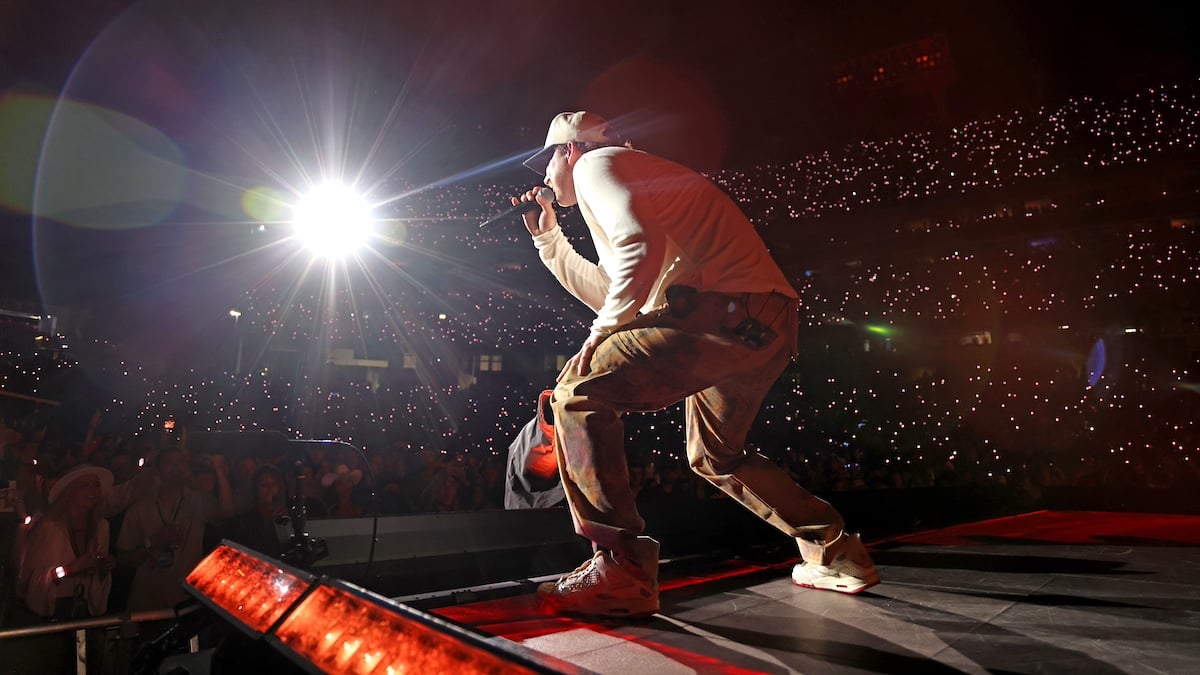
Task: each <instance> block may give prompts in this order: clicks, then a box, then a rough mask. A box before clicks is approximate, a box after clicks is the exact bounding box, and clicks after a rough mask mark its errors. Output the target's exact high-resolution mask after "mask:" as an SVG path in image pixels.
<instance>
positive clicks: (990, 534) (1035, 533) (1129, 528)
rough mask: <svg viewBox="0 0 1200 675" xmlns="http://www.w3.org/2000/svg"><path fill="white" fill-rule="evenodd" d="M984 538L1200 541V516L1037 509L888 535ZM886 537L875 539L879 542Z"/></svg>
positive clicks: (948, 542)
mask: <svg viewBox="0 0 1200 675" xmlns="http://www.w3.org/2000/svg"><path fill="white" fill-rule="evenodd" d="M982 539H1011V540H1019V541H1024V542H1045V543H1053V544H1120V543H1126V544H1128V543H1137V544H1139V545H1143V546H1154V545H1160V546H1164V545H1165V546H1181V545H1186V546H1195V545H1200V516H1189V515H1176V514H1163V513H1109V512H1103V513H1101V512H1094V511H1035V512H1033V513H1025V514H1022V515H1019V516H1008V517H1005V518H996V519H993V520H984V521H980V522H977V523H967V524H965V525H956V526H954V527H947V528H943V529H940V530H931V531H929V532H920V533H917V534H909V535H904V536H902V537H896V538H894V539H890V540H888V543H891V542H904V543H906V544H936V545H939V546H955V545H962V544H977V543H979V541H980V540H982ZM880 543H882V542H875V544H876V545H878V544H880Z"/></svg>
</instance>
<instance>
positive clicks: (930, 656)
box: [430, 511, 1200, 675]
mask: <svg viewBox="0 0 1200 675" xmlns="http://www.w3.org/2000/svg"><path fill="white" fill-rule="evenodd" d="M868 544H869V546H870V548H871V550H872V553H873V554H874V556H875V561H876V564H877V565H878V566H879V568H880V575H881V576H882V578H883V582H882V583H881V584H879V585H878V586H875V587H873V588H870V589H868V590H867V591H865V592H863V593H862V594H860V595H858V596H847V595H841V594H838V593H831V592H828V591H815V590H808V589H803V588H799V587H796V586H794V585H792V583H791V581H790V578H789V570H790V567H791V565H790V563H791V562H794V561H788V562H775V563H757V564H755V563H751V562H747V561H730V562H727V563H722V564H720V565H718V566H717V567H715V568H714V566H713V564H712V563H711V562H710V563H708V564H707V565H703V566H702V565H699V564H697V563H696V562H695V561H691V562H689V561H679V562H675V563H673V562H671V561H665V562H664V565H663V570H662V593H661V603H662V611H661V613H659V614H657V615H655V616H654V617H652V618H649V619H645V620H638V621H589V620H582V619H572V618H562V617H555V616H550V615H547V614H546V613H545V612H543V611H541V609H540V608H539V606H538V604H537V602H536V600H535V599H534V597H533V596H532V595H531V594H530V592H528V591H531V585H529V584H526V585H524V587H523V588H518V589H517V591H520V594H513V593H515V591H511V590H510V592H509V597H493V599H489V600H483V601H477V602H473V603H469V604H459V605H455V606H450V607H441V608H437V609H434V608H431V609H430V611H431V612H432V613H434V614H438V615H440V616H443V617H445V618H447V619H450V620H452V621H455V622H458V623H460V624H463V625H465V626H468V627H470V628H472V629H474V630H476V631H479V632H482V633H485V634H487V635H492V636H496V637H495V639H496V640H511V641H513V642H516V643H519V644H522V645H524V646H525V647H527V648H530V649H533V650H535V651H538V652H542V653H544V654H547V655H550V656H553V657H557V658H558V659H561V660H562V661H565V662H567V663H569V664H572V665H573V666H576V667H579V668H580V669H582V670H585V671H595V672H599V673H623V674H624V673H631V672H632V673H655V674H658V673H724V674H749V673H788V672H802V673H858V672H872V673H885V672H886V673H891V672H923V673H938V672H965V673H995V672H1006V673H1033V672H1047V673H1063V672H1086V673H1089V674H1090V675H1097V674H1102V673H1146V672H1152V673H1185V672H1192V673H1194V672H1200V516H1190V515H1158V514H1134V513H1097V512H1067V511H1038V512H1035V513H1029V514H1024V515H1020V516H1013V517H1006V518H999V519H995V520H988V521H981V522H976V523H970V524H966V525H959V526H955V527H950V528H945V529H940V530H934V531H929V532H923V533H918V534H912V535H906V536H902V537H898V538H895V539H891V540H886V541H876V542H870V541H869V538H868ZM486 595H487V594H486V593H482V592H481V593H478V594H477V596H476V597H484V596H486ZM494 595H501V594H499V593H497V594H494ZM460 597H461V596H460Z"/></svg>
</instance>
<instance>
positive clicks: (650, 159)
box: [521, 112, 879, 616]
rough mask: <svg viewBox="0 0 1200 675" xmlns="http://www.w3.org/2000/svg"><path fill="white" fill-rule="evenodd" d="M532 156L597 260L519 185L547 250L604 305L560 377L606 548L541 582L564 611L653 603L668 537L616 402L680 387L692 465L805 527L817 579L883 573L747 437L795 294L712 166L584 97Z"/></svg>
mask: <svg viewBox="0 0 1200 675" xmlns="http://www.w3.org/2000/svg"><path fill="white" fill-rule="evenodd" d="M525 166H527V167H528V168H530V169H532V170H533V171H535V172H537V173H539V174H543V175H544V176H545V184H546V185H547V186H548V187H550V188H551V189H553V191H554V194H555V196H556V200H557V202H558V204H559V205H560V206H564V207H570V206H578V207H579V211H580V213H581V214H582V216H583V219H584V221H585V222H586V223H587V225H588V229H589V230H590V231H591V236H592V240H593V242H594V243H595V247H596V252H597V255H598V257H599V261H598V262H592V261H590V260H587V259H585V258H584V257H582V256H581V255H580V254H579V253H578V252H576V251H575V249H574V248H573V247H572V246H571V244H570V243H569V242H568V241H567V239H566V237H565V236H564V235H563V233H562V231H561V229H560V228H559V225H558V219H557V217H556V215H555V212H554V208H553V204H552V202H551V201H550V200H549V199H548V198H547V195H546V194H539V191H541V188H540V187H536V188H533V189H531V190H529V191H528V192H526V193H525V194H524V195H522V196H521V201H523V202H528V201H536V202H537V203H538V204H539V205H540V206H541V210H540V211H539V210H536V209H535V210H532V211H531V212H529V213H528V214H526V215H525V226H526V228H527V229H528V230H529V233H530V234H531V235H533V242H534V245H535V246H536V247H537V250H538V253H539V255H540V256H541V259H542V261H543V262H544V263H545V264H546V266H547V267H548V268H549V269H550V271H551V272H552V273H553V274H554V276H555V277H556V278H557V279H558V280H559V282H561V283H562V285H563V287H565V288H566V289H567V290H568V291H569V292H570V293H571V294H572V295H574V296H575V297H576V298H578V299H579V300H581V301H582V302H584V303H585V304H587V305H588V306H589V307H591V308H592V309H593V310H595V312H596V320H595V321H594V322H593V323H592V326H591V333H590V334H589V335H588V337H587V339H586V340H585V341H584V343H583V346H582V347H581V348H580V349H579V352H578V353H577V354H575V355H574V356H573V357H571V359H570V360H569V361H568V362H567V365H566V367H565V368H564V369H563V371H562V373H561V374H560V375H559V376H558V385H557V387H556V389H555V391H554V398H553V400H552V407H553V410H554V420H555V433H556V444H557V453H558V462H559V467H560V471H561V474H562V480H563V486H564V488H565V491H566V495H567V503H568V505H569V506H570V509H571V514H572V516H573V520H574V522H575V529H576V532H578V533H579V534H580V535H581V536H583V537H586V538H587V539H589V540H590V541H591V542H592V543H593V546H594V548H595V551H596V552H595V555H594V556H593V557H592V558H591V559H590V560H588V561H586V562H585V563H584V564H583V565H581V566H580V567H579V568H578V569H576V570H575V571H574V572H572V573H570V574H567V575H565V576H563V577H562V578H560V579H559V580H558V581H556V582H548V583H545V584H542V586H541V587H540V588H539V589H538V594H539V595H540V596H541V597H542V598H543V599H544V600H545V601H546V602H548V603H549V604H550V605H551V606H552V607H554V608H555V609H556V610H558V611H562V612H571V613H581V614H591V615H601V616H642V615H647V614H651V613H654V612H656V611H658V608H659V603H658V582H657V577H658V543H657V542H656V541H654V540H653V539H651V538H649V537H646V536H643V530H644V527H645V523H644V522H643V520H642V518H641V517H640V516H639V515H638V512H637V508H636V507H635V505H634V498H633V494H632V492H631V491H630V487H629V478H628V467H627V465H626V459H625V450H624V427H623V424H622V422H621V415H622V414H623V413H625V412H627V411H633V410H657V409H660V408H664V407H666V406H669V405H671V404H673V403H675V402H677V401H680V400H683V401H685V406H686V422H687V454H688V459H689V462H690V465H691V467H692V469H693V470H694V471H695V472H696V473H697V474H699V475H701V476H703V477H704V478H705V479H707V480H708V481H709V482H711V483H712V484H713V485H715V486H717V487H718V488H720V489H721V490H723V491H725V492H726V493H728V494H729V495H730V496H731V497H733V498H734V499H736V500H738V501H739V502H741V503H742V504H743V505H745V506H746V508H748V509H750V510H751V511H753V512H754V513H755V514H757V515H758V516H760V517H761V518H763V519H764V520H766V521H767V522H768V523H770V524H772V525H774V526H775V527H777V528H778V529H780V530H782V531H783V532H784V533H786V534H787V535H789V536H791V537H795V538H796V541H797V542H798V544H799V548H800V554H801V557H802V559H803V562H802V563H800V564H798V565H796V567H795V568H794V569H793V572H792V579H793V580H794V581H795V583H797V584H799V585H801V586H806V587H810V588H819V589H827V590H833V591H839V592H843V593H857V592H859V591H861V590H863V589H864V588H867V587H868V586H871V585H874V584H876V583H878V582H879V575H878V573H877V572H876V570H875V565H874V564H873V563H872V562H871V558H870V556H869V555H868V553H867V551H866V549H865V548H864V547H863V544H862V542H861V541H860V539H859V537H858V535H855V534H849V533H847V532H846V531H845V530H844V522H843V520H842V517H841V515H839V514H838V512H837V511H836V510H835V509H834V508H833V507H832V506H831V505H830V504H828V503H827V502H825V501H823V500H821V499H819V498H817V497H815V496H813V495H812V494H810V493H809V492H807V491H806V490H804V489H803V488H801V487H800V486H799V485H796V483H795V482H794V481H793V480H792V479H791V478H790V477H789V476H788V474H787V473H786V472H785V471H783V469H781V468H779V467H778V466H777V465H775V464H774V463H773V462H771V461H769V460H767V459H766V458H764V457H762V456H761V455H759V454H757V453H755V452H750V451H747V450H746V449H745V447H744V444H745V439H746V434H747V431H748V430H749V427H750V424H751V423H752V422H753V420H754V417H755V416H756V414H757V413H758V409H759V406H760V405H761V404H762V401H763V398H764V397H765V396H766V394H767V391H768V389H770V387H771V386H772V384H773V382H774V380H775V379H776V378H778V376H779V375H780V374H781V373H782V372H783V370H784V368H785V367H786V366H787V364H788V362H789V360H790V359H791V357H792V356H793V355H794V353H795V346H796V339H797V324H798V311H797V310H798V304H799V300H798V297H797V294H796V291H795V290H794V289H793V288H792V287H791V284H789V283H788V281H787V279H786V277H785V276H784V274H783V272H782V271H780V269H779V267H778V266H777V265H776V264H775V262H774V261H773V260H772V259H771V256H770V254H769V252H768V251H767V248H766V246H765V245H764V244H763V242H762V240H761V239H760V238H759V236H758V234H757V233H756V232H755V230H754V227H753V225H752V224H751V223H750V221H749V220H747V218H746V216H745V215H744V214H742V212H741V211H740V210H739V209H738V207H737V206H736V205H735V204H734V203H733V201H732V200H731V199H729V197H728V196H727V195H725V194H724V193H723V192H721V190H719V189H718V188H717V187H716V186H715V185H713V184H712V183H710V182H709V181H708V180H707V179H705V178H704V177H703V176H701V175H699V174H697V173H696V172H694V171H691V170H689V169H687V168H684V167H682V166H680V165H678V164H675V163H673V162H670V161H667V160H665V159H662V158H659V157H655V156H653V155H650V154H647V153H644V152H641V151H638V150H634V149H632V147H631V146H630V145H628V144H622V143H621V142H619V141H618V140H617V138H616V136H615V135H614V134H613V133H612V132H611V131H610V127H609V125H608V123H607V122H606V121H605V120H604V119H602V118H601V117H599V116H598V115H596V114H593V113H589V112H574V113H562V114H560V115H557V116H556V117H555V118H554V119H553V120H552V121H551V123H550V130H549V132H548V133H547V135H546V143H545V146H544V147H543V149H542V150H541V151H539V152H538V153H536V154H535V155H533V156H532V157H530V158H529V159H528V160H526V162H525Z"/></svg>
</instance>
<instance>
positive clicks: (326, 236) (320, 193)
mask: <svg viewBox="0 0 1200 675" xmlns="http://www.w3.org/2000/svg"><path fill="white" fill-rule="evenodd" d="M292 224H293V226H294V227H295V228H296V229H295V233H296V237H297V238H298V239H300V241H301V242H302V243H303V244H304V245H305V246H306V247H308V249H309V250H310V251H312V252H313V253H315V254H316V255H319V256H323V257H326V258H340V257H342V256H345V255H347V254H350V253H353V252H354V251H356V250H358V248H359V247H361V246H362V245H364V244H366V243H367V240H368V239H370V238H371V234H372V225H373V224H374V218H373V217H372V216H371V207H370V206H369V205H368V204H367V202H366V200H364V199H363V198H362V197H360V196H359V195H357V194H355V192H354V191H353V190H351V189H350V188H348V187H346V186H344V185H338V184H336V183H326V184H324V185H320V186H318V187H316V188H315V189H313V191H312V192H309V193H308V194H306V195H304V196H303V197H302V198H301V199H300V201H299V202H297V203H296V206H295V207H294V210H293V212H292Z"/></svg>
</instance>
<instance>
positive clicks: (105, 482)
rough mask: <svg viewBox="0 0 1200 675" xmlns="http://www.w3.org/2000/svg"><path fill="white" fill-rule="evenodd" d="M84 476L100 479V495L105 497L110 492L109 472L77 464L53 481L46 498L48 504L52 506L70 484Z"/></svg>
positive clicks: (111, 481)
mask: <svg viewBox="0 0 1200 675" xmlns="http://www.w3.org/2000/svg"><path fill="white" fill-rule="evenodd" d="M84 476H96V477H97V478H99V479H100V492H101V494H102V495H107V494H108V493H109V491H111V490H112V485H113V475H112V472H111V471H109V470H108V469H105V468H104V467H102V466H92V465H91V464H78V465H76V466H73V467H71V468H70V470H68V471H67V472H66V473H64V474H63V475H62V477H60V478H59V479H58V480H57V481H55V482H54V485H53V486H51V487H50V494H49V495H48V497H47V498H48V499H49V500H50V503H51V504H53V503H55V502H57V501H58V498H59V497H61V496H62V495H63V493H64V492H66V491H67V488H69V487H70V486H71V483H74V482H75V481H76V480H78V479H80V478H83V477H84Z"/></svg>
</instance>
